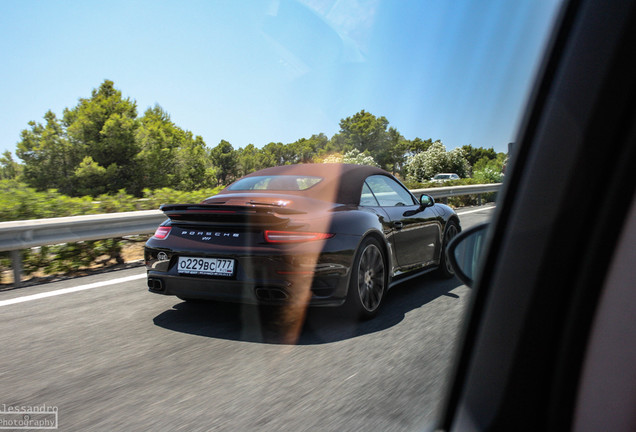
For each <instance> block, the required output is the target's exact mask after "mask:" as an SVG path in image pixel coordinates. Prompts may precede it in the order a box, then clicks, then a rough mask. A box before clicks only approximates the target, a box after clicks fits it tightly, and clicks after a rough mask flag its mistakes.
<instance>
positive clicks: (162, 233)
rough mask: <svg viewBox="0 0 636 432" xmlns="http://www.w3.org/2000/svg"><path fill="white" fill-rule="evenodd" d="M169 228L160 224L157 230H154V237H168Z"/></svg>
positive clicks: (161, 238)
mask: <svg viewBox="0 0 636 432" xmlns="http://www.w3.org/2000/svg"><path fill="white" fill-rule="evenodd" d="M170 228H171V227H168V226H160V227H159V228H157V231H155V238H156V239H159V240H163V239H165V238H166V237H168V234H170Z"/></svg>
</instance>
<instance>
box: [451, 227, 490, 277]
mask: <svg viewBox="0 0 636 432" xmlns="http://www.w3.org/2000/svg"><path fill="white" fill-rule="evenodd" d="M489 226H490V224H489V223H483V224H479V225H475V226H474V227H470V228H468V229H467V230H465V231H462V232H461V233H460V234H458V235H457V236H456V237H455V238H454V239H453V240H452V241H451V242H450V243H449V244H448V247H447V248H446V259H447V260H449V262H450V265H451V266H452V267H453V270H454V271H455V275H456V276H457V277H458V278H459V279H460V280H461V281H462V282H463V283H464V284H466V285H467V286H469V287H472V286H473V284H474V283H475V279H476V276H477V274H478V272H479V270H480V267H481V262H482V250H483V249H484V244H485V243H486V235H487V234H488V227H489Z"/></svg>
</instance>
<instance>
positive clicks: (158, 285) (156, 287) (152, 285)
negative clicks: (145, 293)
mask: <svg viewBox="0 0 636 432" xmlns="http://www.w3.org/2000/svg"><path fill="white" fill-rule="evenodd" d="M148 289H149V290H150V291H154V292H163V291H164V288H163V282H161V279H156V278H148Z"/></svg>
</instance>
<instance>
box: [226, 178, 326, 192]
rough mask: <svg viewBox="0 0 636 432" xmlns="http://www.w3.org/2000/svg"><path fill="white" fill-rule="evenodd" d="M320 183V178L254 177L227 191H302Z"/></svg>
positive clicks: (235, 184) (236, 184) (242, 180)
mask: <svg viewBox="0 0 636 432" xmlns="http://www.w3.org/2000/svg"><path fill="white" fill-rule="evenodd" d="M321 181H322V177H314V176H301V175H299V176H296V175H277V176H255V177H245V178H243V179H241V180H238V181H237V182H235V183H233V184H231V185H230V186H229V187H228V190H276V191H302V190H305V189H309V188H310V187H312V186H314V185H316V184H318V183H320V182H321Z"/></svg>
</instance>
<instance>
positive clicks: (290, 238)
mask: <svg viewBox="0 0 636 432" xmlns="http://www.w3.org/2000/svg"><path fill="white" fill-rule="evenodd" d="M334 235H335V234H329V233H312V232H299V231H270V230H268V231H265V241H266V242H267V243H300V242H306V241H314V240H326V239H329V238H331V237H333V236H334Z"/></svg>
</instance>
